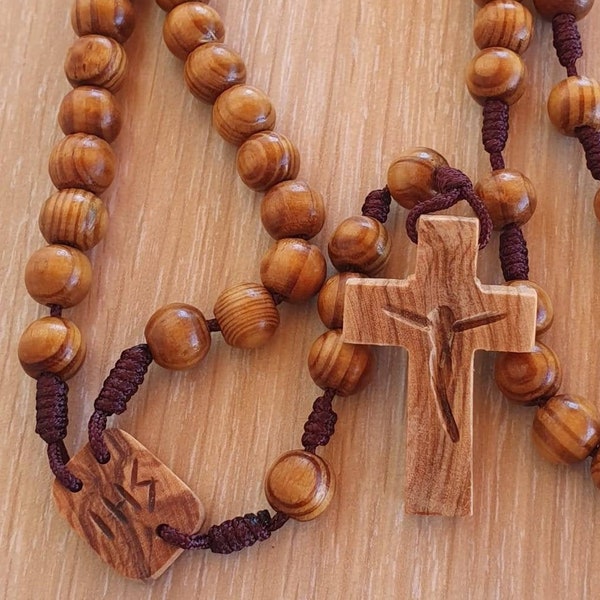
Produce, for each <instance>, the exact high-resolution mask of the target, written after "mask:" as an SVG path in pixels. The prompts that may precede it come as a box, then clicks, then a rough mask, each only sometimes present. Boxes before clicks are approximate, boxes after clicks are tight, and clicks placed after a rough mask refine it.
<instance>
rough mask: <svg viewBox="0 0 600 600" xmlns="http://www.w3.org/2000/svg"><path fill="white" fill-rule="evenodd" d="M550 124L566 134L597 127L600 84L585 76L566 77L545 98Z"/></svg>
mask: <svg viewBox="0 0 600 600" xmlns="http://www.w3.org/2000/svg"><path fill="white" fill-rule="evenodd" d="M548 115H549V117H550V121H552V124H553V125H554V126H555V127H556V128H557V129H559V130H560V131H561V132H562V133H564V134H565V135H575V129H577V127H583V126H585V125H587V126H589V127H592V128H593V129H599V128H600V84H598V82H597V81H596V80H595V79H589V78H588V77H576V76H573V77H567V79H563V80H562V81H560V82H559V83H557V84H556V85H555V86H554V87H553V88H552V91H551V92H550V96H549V97H548Z"/></svg>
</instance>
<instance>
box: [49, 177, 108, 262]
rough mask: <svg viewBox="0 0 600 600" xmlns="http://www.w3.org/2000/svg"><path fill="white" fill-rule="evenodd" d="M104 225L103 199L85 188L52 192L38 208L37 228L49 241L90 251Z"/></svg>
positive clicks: (106, 219) (106, 218)
mask: <svg viewBox="0 0 600 600" xmlns="http://www.w3.org/2000/svg"><path fill="white" fill-rule="evenodd" d="M107 226H108V211H107V210H106V207H105V206H104V202H102V200H100V198H98V197H97V196H94V194H92V193H91V192H87V191H86V190H77V189H68V190H61V191H59V192H56V193H55V194H52V196H50V198H48V199H47V200H46V202H44V205H43V206H42V210H41V211H40V217H39V227H40V231H41V232H42V235H43V236H44V239H45V240H46V241H47V242H49V243H50V244H67V245H69V246H74V247H75V248H78V249H79V250H83V251H86V250H90V249H91V248H93V247H94V246H95V245H96V244H97V243H98V242H99V241H100V240H101V239H102V238H103V237H104V234H105V233H106V228H107Z"/></svg>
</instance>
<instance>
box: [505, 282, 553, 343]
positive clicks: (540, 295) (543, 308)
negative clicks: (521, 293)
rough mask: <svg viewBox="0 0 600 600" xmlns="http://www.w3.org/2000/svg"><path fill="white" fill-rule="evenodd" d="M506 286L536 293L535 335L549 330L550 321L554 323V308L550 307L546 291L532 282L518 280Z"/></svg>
mask: <svg viewBox="0 0 600 600" xmlns="http://www.w3.org/2000/svg"><path fill="white" fill-rule="evenodd" d="M507 285H509V286H511V287H523V286H525V287H528V288H530V289H532V290H534V291H535V292H536V294H537V313H536V318H535V333H536V335H541V334H542V333H544V332H546V331H547V330H548V329H550V325H552V321H554V308H553V306H552V300H550V296H548V293H547V292H546V290H544V288H542V287H540V286H539V285H538V284H537V283H533V281H522V280H518V279H516V280H514V281H509V282H508V283H507Z"/></svg>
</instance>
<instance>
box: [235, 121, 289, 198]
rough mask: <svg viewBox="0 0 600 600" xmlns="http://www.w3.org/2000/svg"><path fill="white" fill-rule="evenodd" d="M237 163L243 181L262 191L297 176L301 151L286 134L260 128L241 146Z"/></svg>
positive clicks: (250, 186)
mask: <svg viewBox="0 0 600 600" xmlns="http://www.w3.org/2000/svg"><path fill="white" fill-rule="evenodd" d="M236 166H237V171H238V174H239V176H240V178H241V179H242V181H243V182H244V183H245V184H246V185H247V186H248V187H249V188H250V189H253V190H256V191H258V192H261V191H264V190H267V189H269V188H270V187H272V186H274V185H276V184H278V183H281V182H282V181H285V180H287V179H294V178H295V177H296V176H297V175H298V171H299V170H300V154H299V152H298V149H297V148H296V146H295V145H294V144H293V143H292V142H291V141H290V139H289V138H287V137H286V136H285V135H282V134H281V133H277V132H275V131H261V132H260V133H255V134H254V135H252V136H250V137H249V138H248V139H247V140H246V141H245V142H244V143H243V144H242V145H241V146H240V147H239V149H238V152H237V157H236Z"/></svg>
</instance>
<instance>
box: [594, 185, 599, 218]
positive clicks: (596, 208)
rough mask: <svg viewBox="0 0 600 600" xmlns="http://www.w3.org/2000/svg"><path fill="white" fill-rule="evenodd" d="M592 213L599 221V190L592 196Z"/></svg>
mask: <svg viewBox="0 0 600 600" xmlns="http://www.w3.org/2000/svg"><path fill="white" fill-rule="evenodd" d="M594 213H596V219H598V221H600V190H598V191H597V192H596V195H595V196H594Z"/></svg>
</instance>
